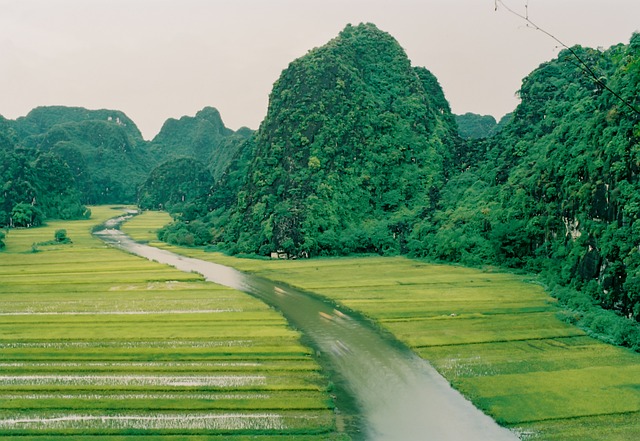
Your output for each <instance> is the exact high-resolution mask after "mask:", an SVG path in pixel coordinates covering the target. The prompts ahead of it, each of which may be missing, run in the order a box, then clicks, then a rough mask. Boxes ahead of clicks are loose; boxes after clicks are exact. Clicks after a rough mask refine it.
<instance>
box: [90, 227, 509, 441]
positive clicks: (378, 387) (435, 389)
mask: <svg viewBox="0 0 640 441" xmlns="http://www.w3.org/2000/svg"><path fill="white" fill-rule="evenodd" d="M125 220H126V216H124V217H121V218H117V219H113V220H111V221H108V222H107V223H106V224H105V225H104V227H105V228H104V229H100V230H99V231H96V232H95V233H94V234H95V235H96V236H97V237H99V238H100V239H102V240H103V241H105V242H106V243H108V244H111V245H113V246H115V247H117V248H120V249H122V250H125V251H128V252H131V253H133V254H137V255H139V256H142V257H145V258H147V259H151V260H155V261H157V262H160V263H165V264H168V265H171V266H174V267H176V268H177V269H179V270H182V271H186V272H196V273H200V274H202V275H203V276H204V277H205V278H206V280H208V281H210V282H214V283H217V284H220V285H224V286H228V287H231V288H234V289H237V290H240V291H243V292H246V293H248V294H251V295H253V296H255V297H258V298H260V299H262V300H263V301H265V302H266V303H267V304H269V305H271V306H273V307H274V308H276V309H278V310H279V311H281V313H282V314H283V315H284V316H285V317H286V318H287V320H288V321H289V323H290V324H291V325H292V326H294V327H295V328H296V329H298V330H300V331H301V332H302V333H303V334H304V336H305V339H307V340H309V342H310V344H311V345H312V346H313V347H314V348H315V349H316V351H317V353H318V356H319V358H320V360H321V363H322V364H323V365H324V366H325V367H326V368H328V369H327V372H328V373H329V376H330V377H331V378H330V380H331V381H333V382H334V383H335V384H336V385H337V391H338V392H337V394H338V399H337V405H338V409H340V408H341V406H344V407H345V408H347V407H348V408H350V410H348V409H347V410H346V413H347V414H353V413H354V412H355V413H357V414H358V415H359V418H358V419H357V421H358V422H357V423H354V424H350V425H349V427H347V432H349V434H350V435H351V436H352V437H353V438H354V439H355V440H365V441H418V440H419V441H469V440H474V441H513V440H517V439H518V437H517V436H515V435H514V434H513V433H512V432H510V431H508V430H506V429H504V428H502V427H500V426H498V425H497V424H496V423H495V422H494V421H493V420H492V419H491V418H489V417H487V416H486V415H484V414H483V413H482V412H480V411H479V410H478V409H476V408H475V407H474V406H473V405H472V404H471V403H470V402H469V401H468V400H466V399H465V398H464V397H463V396H462V395H461V394H460V393H458V392H457V391H456V390H454V389H453V388H451V386H450V385H449V384H448V383H447V381H446V380H445V379H444V378H443V377H442V376H440V374H438V373H437V372H436V370H435V369H434V368H433V367H432V366H431V365H430V364H429V363H427V362H426V361H424V360H422V359H420V358H419V357H418V356H416V355H415V354H413V353H412V352H411V351H409V350H408V349H406V348H405V347H403V345H401V344H399V343H398V342H397V341H394V340H393V339H392V338H391V337H390V336H386V335H383V334H382V333H381V332H380V331H379V330H376V329H374V328H373V327H372V326H370V325H368V324H367V323H366V322H365V321H363V320H358V319H355V318H354V317H352V315H351V314H350V313H349V312H348V311H345V310H343V311H341V310H340V308H337V307H336V306H335V305H333V304H331V303H330V302H328V301H324V300H323V299H321V298H319V297H317V296H315V295H313V294H310V293H307V292H304V291H302V290H299V289H296V288H294V287H291V286H288V285H285V284H282V283H279V282H273V281H271V280H268V279H265V278H261V277H257V276H253V275H250V274H245V273H242V272H240V271H237V270H235V269H233V268H229V267H226V266H223V265H218V264H215V263H210V262H205V261H203V260H199V259H194V258H189V257H185V256H180V255H177V254H174V253H171V252H169V251H166V250H161V249H158V248H154V247H151V246H148V245H143V244H139V243H136V242H135V241H133V240H132V239H131V238H129V237H128V236H127V235H125V234H124V233H122V232H121V231H119V230H118V229H117V226H118V225H119V224H120V223H121V222H123V221H125ZM353 404H355V407H354V406H353ZM354 409H357V411H355V410H354Z"/></svg>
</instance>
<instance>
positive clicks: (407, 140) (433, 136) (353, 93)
mask: <svg viewBox="0 0 640 441" xmlns="http://www.w3.org/2000/svg"><path fill="white" fill-rule="evenodd" d="M426 89H429V90H430V91H432V90H433V89H435V90H436V92H437V93H431V94H427V92H426ZM454 132H455V123H454V122H453V118H452V116H451V115H450V111H449V106H448V103H447V102H446V100H445V99H444V94H443V93H442V91H441V89H440V87H439V85H438V84H437V81H436V80H435V77H433V75H431V74H430V73H429V72H428V71H426V69H423V70H422V71H418V70H416V69H414V68H412V67H411V64H410V62H409V60H408V58H407V56H406V54H405V52H404V50H403V49H402V48H401V47H400V46H399V44H398V43H397V42H396V41H395V40H394V39H393V37H391V36H390V35H389V34H387V33H385V32H382V31H380V30H379V29H377V28H376V27H375V26H374V25H371V24H362V25H359V26H347V27H346V28H345V29H344V30H343V31H342V32H341V33H340V35H339V36H338V37H337V38H335V39H334V40H332V41H330V42H329V43H327V44H326V45H325V46H322V47H320V48H317V49H314V50H312V51H310V52H309V53H308V54H307V55H305V56H303V57H302V58H300V59H297V60H295V61H293V62H292V63H291V64H290V65H289V67H288V68H287V69H286V70H284V71H283V73H282V75H281V76H280V78H279V79H278V81H277V82H276V83H275V85H274V88H273V91H272V93H271V96H270V102H269V109H268V113H267V117H266V118H265V120H264V121H263V123H262V125H261V127H260V129H259V130H258V132H257V133H256V136H255V143H254V145H253V146H252V147H251V148H252V153H251V156H250V158H249V163H248V164H246V177H245V180H244V182H243V183H242V184H241V187H240V188H239V189H238V190H239V191H238V193H237V198H236V201H235V203H234V204H233V205H232V206H231V207H230V210H229V212H227V213H225V214H224V215H223V216H221V217H219V218H215V217H214V218H213V219H211V217H210V219H209V220H210V221H211V223H212V224H213V225H214V226H215V227H216V233H217V237H216V238H215V239H216V240H218V241H223V242H225V243H227V244H229V245H230V246H231V247H232V248H233V249H234V250H236V251H239V252H254V253H260V254H269V253H270V252H274V251H282V252H286V253H288V254H290V255H305V256H306V255H323V254H344V253H350V252H405V251H406V250H407V243H408V242H409V241H410V240H411V237H410V236H411V231H412V227H413V224H414V223H415V222H416V219H422V218H423V217H424V216H425V213H427V212H429V211H430V210H433V209H434V207H435V204H436V202H437V194H438V189H439V188H440V187H441V186H442V185H443V183H444V181H445V179H446V175H447V172H448V170H450V169H451V167H452V164H453V161H454V157H455V154H456V152H455V147H456V143H455V142H454V140H453V134H454ZM245 152H246V150H245ZM242 167H243V165H240V166H239V167H238V169H242ZM236 184H237V182H236ZM218 208H219V204H218V203H215V201H214V203H213V206H212V207H211V209H212V210H213V211H214V212H217V210H218Z"/></svg>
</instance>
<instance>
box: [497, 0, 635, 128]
mask: <svg viewBox="0 0 640 441" xmlns="http://www.w3.org/2000/svg"><path fill="white" fill-rule="evenodd" d="M498 5H500V6H502V7H503V8H504V9H506V10H507V11H508V12H509V13H511V14H513V15H515V16H516V17H519V18H521V19H522V20H524V21H525V22H526V23H527V26H528V27H531V28H532V29H534V30H536V31H539V32H542V33H543V34H545V35H547V36H548V37H550V38H552V39H553V40H554V41H556V42H557V43H558V44H559V45H560V46H562V47H563V48H565V49H567V50H568V51H569V52H570V53H571V55H573V56H574V57H575V58H576V60H578V62H579V63H580V66H581V67H582V71H583V72H585V73H586V74H588V75H589V76H590V77H591V78H592V79H593V81H594V82H595V83H596V84H597V85H599V86H600V87H602V88H603V89H606V90H608V91H609V92H610V93H611V94H613V96H615V97H616V98H617V99H618V100H620V101H621V102H622V103H624V104H625V105H626V106H627V107H629V109H631V110H632V111H633V112H634V113H635V114H636V115H637V116H639V117H640V109H638V108H637V107H636V106H634V105H633V104H631V103H630V102H629V101H627V100H626V99H624V98H623V97H622V96H620V95H619V94H618V93H617V92H615V91H614V90H612V89H611V88H610V87H609V86H607V84H606V83H605V82H604V81H602V80H601V79H600V78H599V77H598V75H597V74H596V73H595V72H594V71H593V69H592V68H591V66H589V65H588V64H587V63H586V62H585V61H584V60H583V59H582V58H581V57H580V56H579V55H578V54H577V52H576V51H575V50H574V49H573V48H571V47H569V46H568V45H566V44H565V43H564V42H563V41H561V40H560V39H559V38H558V37H556V36H555V35H553V34H552V33H550V32H548V31H547V30H545V29H543V28H541V27H540V26H538V25H537V24H535V23H534V22H533V21H531V19H530V18H529V0H527V1H526V2H525V14H524V15H523V14H521V13H519V12H517V11H515V10H513V9H512V8H510V7H509V6H507V5H506V4H505V3H504V2H503V1H502V0H494V6H495V10H496V11H497V10H498Z"/></svg>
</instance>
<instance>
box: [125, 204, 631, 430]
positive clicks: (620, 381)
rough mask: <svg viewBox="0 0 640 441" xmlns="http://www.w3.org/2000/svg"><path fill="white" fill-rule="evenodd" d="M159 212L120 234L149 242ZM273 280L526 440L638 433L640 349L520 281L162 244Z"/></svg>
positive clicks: (397, 262)
mask: <svg viewBox="0 0 640 441" xmlns="http://www.w3.org/2000/svg"><path fill="white" fill-rule="evenodd" d="M166 221H167V217H166V215H165V214H163V213H145V214H144V215H142V216H140V217H139V218H136V219H135V220H134V221H132V222H131V223H130V224H129V225H127V226H126V227H125V228H124V229H125V231H126V232H127V233H129V234H132V235H133V236H134V237H136V238H138V239H140V240H151V241H153V240H154V236H153V230H154V229H155V228H157V227H158V226H160V225H162V224H164V223H166ZM158 245H160V246H162V247H164V248H168V249H171V250H173V251H175V252H179V253H182V254H184V255H189V256H193V257H197V258H199V259H205V260H210V261H214V262H218V263H222V264H225V265H229V266H233V267H236V268H238V269H240V270H243V271H248V272H252V273H255V274H258V275H261V276H264V277H267V278H270V279H272V280H280V281H283V282H286V283H289V284H291V285H294V286H299V287H301V288H304V289H306V290H309V291H313V292H316V293H318V294H321V295H324V296H326V297H328V298H331V299H333V300H336V301H338V302H340V303H341V304H344V305H346V306H348V307H349V308H351V309H353V310H356V311H359V312H361V313H363V314H365V315H367V316H368V317H370V318H372V319H373V320H374V321H375V323H377V324H378V325H379V326H381V327H383V328H385V329H387V330H389V331H390V332H391V333H393V334H394V335H396V336H397V337H398V338H399V339H400V340H402V341H403V342H405V343H406V344H407V345H408V346H410V347H411V348H412V349H413V350H414V351H415V352H416V353H418V354H419V355H420V356H422V357H424V358H425V359H427V360H429V361H430V362H431V363H432V364H433V365H434V366H435V367H436V369H438V371H439V372H441V373H442V374H443V375H444V376H445V377H446V378H447V380H448V381H449V382H450V383H451V384H452V385H454V387H456V388H457V389H458V390H460V391H461V392H462V393H463V394H464V395H465V396H467V397H469V398H470V399H471V400H472V402H473V403H474V404H476V406H478V407H480V408H481V409H483V410H485V411H486V412H487V413H488V414H489V415H491V416H492V417H493V418H495V419H496V420H497V421H499V422H500V423H501V424H503V425H505V426H507V427H511V428H513V429H515V430H517V431H518V432H519V433H520V434H521V437H522V438H523V439H539V440H558V441H569V440H575V441H578V440H580V441H584V440H594V441H595V440H602V439H607V440H621V441H622V440H629V441H631V440H635V439H636V438H637V434H638V433H640V380H638V379H639V378H640V355H639V354H636V353H633V352H631V351H629V350H625V349H621V348H618V347H614V346H611V345H606V344H603V343H600V342H598V341H596V340H593V339H591V338H589V337H587V336H586V335H585V334H584V333H583V332H582V331H581V330H579V329H578V328H576V327H574V326H571V325H569V324H567V323H565V322H563V321H561V320H560V319H558V317H557V314H558V313H559V311H560V310H559V308H558V307H557V305H556V302H555V301H554V300H553V299H552V298H551V297H550V296H549V295H548V294H547V293H545V292H544V290H543V289H542V287H541V286H539V285H537V284H535V283H532V282H534V281H532V280H528V279H527V277H524V276H517V275H512V274H504V273H493V272H483V271H480V270H475V269H467V268H462V267H456V266H449V265H432V264H427V263H424V262H417V261H413V260H409V259H406V258H376V257H367V258H339V259H315V260H297V261H262V260H254V259H237V258H232V257H228V256H224V255H221V254H217V253H206V252H204V251H203V250H201V249H185V248H178V247H172V246H167V245H166V244H158Z"/></svg>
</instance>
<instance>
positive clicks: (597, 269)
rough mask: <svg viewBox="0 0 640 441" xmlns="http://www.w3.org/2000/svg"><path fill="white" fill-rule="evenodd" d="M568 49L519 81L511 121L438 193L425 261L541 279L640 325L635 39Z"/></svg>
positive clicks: (639, 101) (638, 53)
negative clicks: (497, 268) (491, 266)
mask: <svg viewBox="0 0 640 441" xmlns="http://www.w3.org/2000/svg"><path fill="white" fill-rule="evenodd" d="M572 51H573V53H572ZM572 51H569V50H565V51H562V52H561V53H560V54H559V56H558V58H557V59H555V60H552V61H550V62H548V63H544V64H543V65H541V66H540V67H539V68H538V69H536V70H535V71H534V72H532V73H531V74H530V75H529V76H528V77H527V78H525V80H524V81H523V84H522V88H521V90H520V97H521V99H522V102H521V104H520V105H519V106H518V108H517V109H516V111H515V113H514V116H513V120H512V121H511V122H510V123H509V124H508V125H506V126H505V127H504V128H503V130H502V131H501V132H500V133H498V134H496V135H495V136H494V137H493V138H490V139H489V140H487V141H486V142H484V143H483V144H480V147H479V148H478V149H477V150H476V154H477V158H478V162H477V164H476V166H474V167H472V168H471V169H469V170H467V171H465V172H464V173H462V174H460V175H459V176H456V177H455V178H453V179H452V180H450V181H449V182H448V183H447V185H446V186H445V187H444V188H443V190H442V195H443V198H442V200H441V210H439V211H438V212H437V213H436V215H435V217H434V234H432V235H430V236H429V239H428V240H427V241H426V242H425V244H424V248H423V250H422V252H421V254H423V255H431V256H435V257H439V258H442V259H447V260H453V261H462V262H466V263H473V262H475V263H481V262H482V263H487V262H495V263H498V264H500V265H504V266H510V267H521V268H526V269H529V270H535V271H547V272H549V273H550V274H554V276H553V279H555V280H559V281H560V282H561V283H563V284H572V285H574V286H576V287H578V288H580V289H582V290H583V291H584V292H587V293H589V294H590V296H591V298H592V299H593V301H594V302H596V303H597V304H599V305H601V306H603V307H605V308H610V309H613V310H616V311H618V312H619V313H620V314H621V315H624V316H627V317H634V318H635V319H636V320H637V319H639V318H640V222H638V218H639V217H640V180H639V175H638V174H639V172H640V114H639V113H638V110H637V109H638V108H640V34H635V35H634V36H633V37H632V39H631V42H630V44H629V45H622V44H620V45H616V46H613V47H611V48H610V49H608V50H606V51H598V50H594V49H588V48H581V47H575V48H572ZM577 57H579V58H580V59H581V60H582V61H583V62H584V63H586V64H587V65H588V66H589V67H590V69H592V70H593V71H594V72H596V73H597V75H598V77H599V79H600V81H601V82H604V83H605V84H606V85H607V87H608V88H609V89H611V90H612V91H614V92H615V93H616V94H618V95H619V97H616V96H615V95H614V94H613V93H612V92H611V91H609V90H607V89H606V88H604V87H603V86H602V84H599V83H598V82H596V81H594V79H593V78H592V77H591V76H590V75H588V74H587V73H586V72H585V68H584V66H583V65H581V64H580V62H578V59H577ZM632 107H635V109H636V110H633V109H632Z"/></svg>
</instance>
